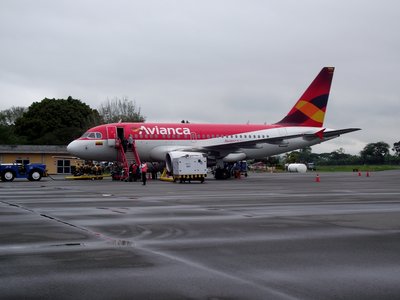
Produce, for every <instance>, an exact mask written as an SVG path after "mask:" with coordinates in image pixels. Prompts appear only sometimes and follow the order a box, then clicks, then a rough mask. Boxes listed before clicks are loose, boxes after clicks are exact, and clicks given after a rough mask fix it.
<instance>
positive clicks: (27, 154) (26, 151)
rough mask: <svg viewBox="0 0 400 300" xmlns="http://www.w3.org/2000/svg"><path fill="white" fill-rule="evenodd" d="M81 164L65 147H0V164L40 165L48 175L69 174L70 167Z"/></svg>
mask: <svg viewBox="0 0 400 300" xmlns="http://www.w3.org/2000/svg"><path fill="white" fill-rule="evenodd" d="M81 162H82V160H80V159H79V158H76V157H72V156H71V155H70V154H69V153H68V152H67V146H56V145H0V163H2V164H5V163H21V164H28V163H41V164H45V165H46V169H47V172H48V174H71V166H74V165H76V164H77V163H81Z"/></svg>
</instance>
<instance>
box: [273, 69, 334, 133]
mask: <svg viewBox="0 0 400 300" xmlns="http://www.w3.org/2000/svg"><path fill="white" fill-rule="evenodd" d="M334 70H335V68H334V67H325V68H323V69H322V70H321V72H319V74H318V75H317V77H315V79H314V81H313V82H312V83H311V84H310V86H309V87H308V88H307V90H306V91H305V92H304V93H303V95H302V96H301V97H300V99H299V100H298V101H297V102H296V104H295V105H294V106H293V108H292V109H291V110H290V111H289V113H288V114H287V115H286V117H284V118H283V119H282V120H281V121H279V122H278V123H276V124H279V125H286V126H287V125H288V126H311V127H322V125H323V123H324V118H325V112H326V106H327V104H328V97H329V92H330V88H331V83H332V78H333V72H334Z"/></svg>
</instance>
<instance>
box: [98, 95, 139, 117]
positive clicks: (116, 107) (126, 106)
mask: <svg viewBox="0 0 400 300" xmlns="http://www.w3.org/2000/svg"><path fill="white" fill-rule="evenodd" d="M98 111H99V114H100V116H101V117H102V119H103V121H104V122H105V123H117V122H144V121H145V117H144V116H143V115H141V113H140V107H137V106H136V103H135V101H130V100H128V98H126V97H124V98H122V99H120V98H117V97H116V98H114V99H113V100H110V99H107V101H106V102H105V103H104V104H102V105H101V106H100V107H99V109H98Z"/></svg>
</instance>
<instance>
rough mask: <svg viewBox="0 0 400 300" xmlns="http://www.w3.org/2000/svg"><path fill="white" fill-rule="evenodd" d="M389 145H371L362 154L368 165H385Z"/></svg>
mask: <svg viewBox="0 0 400 300" xmlns="http://www.w3.org/2000/svg"><path fill="white" fill-rule="evenodd" d="M389 148H390V147H389V145H388V144H387V143H385V142H377V143H369V144H367V145H366V146H365V147H364V149H363V150H362V151H361V152H360V155H361V158H362V160H363V161H364V163H366V164H383V163H384V162H385V158H386V157H387V156H388V155H389Z"/></svg>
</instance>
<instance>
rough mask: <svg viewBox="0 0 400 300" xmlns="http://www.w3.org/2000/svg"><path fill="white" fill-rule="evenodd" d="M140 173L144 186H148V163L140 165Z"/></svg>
mask: <svg viewBox="0 0 400 300" xmlns="http://www.w3.org/2000/svg"><path fill="white" fill-rule="evenodd" d="M140 171H141V172H142V182H143V185H146V180H147V163H146V162H145V161H144V162H143V163H142V164H141V165H140Z"/></svg>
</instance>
